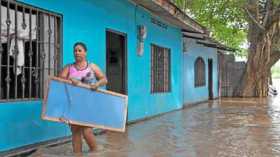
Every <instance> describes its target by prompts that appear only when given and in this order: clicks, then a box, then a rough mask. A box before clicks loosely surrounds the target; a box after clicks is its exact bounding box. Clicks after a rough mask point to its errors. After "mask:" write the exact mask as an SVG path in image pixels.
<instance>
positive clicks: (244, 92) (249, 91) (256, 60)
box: [235, 42, 270, 97]
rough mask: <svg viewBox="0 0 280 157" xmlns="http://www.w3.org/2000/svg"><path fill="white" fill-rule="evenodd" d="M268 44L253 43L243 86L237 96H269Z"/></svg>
mask: <svg viewBox="0 0 280 157" xmlns="http://www.w3.org/2000/svg"><path fill="white" fill-rule="evenodd" d="M267 46H269V45H268V44H267V43H263V42H256V43H251V46H250V49H249V50H250V52H249V57H248V62H247V64H246V68H245V71H244V75H243V78H242V80H241V84H240V86H239V87H237V89H236V91H235V96H241V97H265V96H267V91H268V83H269V71H270V68H269V67H268V64H267V63H266V61H267V58H269V56H268V55H270V53H269V52H267V51H266V48H264V47H267Z"/></svg>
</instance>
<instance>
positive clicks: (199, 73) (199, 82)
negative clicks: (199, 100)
mask: <svg viewBox="0 0 280 157" xmlns="http://www.w3.org/2000/svg"><path fill="white" fill-rule="evenodd" d="M194 82H195V83H194V86H195V87H200V86H205V63H204V61H203V58H201V57H198V58H197V59H196V61H195V63H194Z"/></svg>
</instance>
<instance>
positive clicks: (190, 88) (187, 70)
mask: <svg viewBox="0 0 280 157" xmlns="http://www.w3.org/2000/svg"><path fill="white" fill-rule="evenodd" d="M185 41H186V43H187V52H185V53H184V61H183V62H184V63H183V64H184V69H183V71H184V72H183V82H184V83H183V85H184V91H183V93H184V94H183V95H184V104H190V103H195V102H200V101H204V100H208V98H209V96H208V59H213V94H214V98H215V97H218V58H217V49H215V48H209V47H205V46H203V45H201V44H197V43H196V41H195V40H193V39H190V38H188V39H185ZM197 57H202V58H203V60H204V63H205V72H206V75H205V77H206V78H205V79H206V85H205V86H201V87H194V62H195V60H196V59H197Z"/></svg>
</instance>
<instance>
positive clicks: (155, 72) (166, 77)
mask: <svg viewBox="0 0 280 157" xmlns="http://www.w3.org/2000/svg"><path fill="white" fill-rule="evenodd" d="M151 48H152V49H151V92H152V93H164V92H170V91H171V80H170V78H171V74H170V72H171V71H170V67H171V65H170V61H171V59H170V58H171V54H170V49H168V48H163V47H160V46H157V45H154V44H152V46H151Z"/></svg>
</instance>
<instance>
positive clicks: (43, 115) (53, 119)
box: [41, 77, 128, 132]
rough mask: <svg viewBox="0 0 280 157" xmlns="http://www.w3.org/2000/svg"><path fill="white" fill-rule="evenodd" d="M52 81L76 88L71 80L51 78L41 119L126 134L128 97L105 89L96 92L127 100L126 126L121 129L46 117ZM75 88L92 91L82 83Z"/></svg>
mask: <svg viewBox="0 0 280 157" xmlns="http://www.w3.org/2000/svg"><path fill="white" fill-rule="evenodd" d="M51 80H55V81H59V82H63V83H67V84H70V85H72V86H74V85H73V84H72V82H71V81H70V80H66V79H62V78H59V77H51V78H49V80H48V85H47V93H46V94H45V97H44V100H43V107H42V114H41V118H42V119H43V120H49V121H54V122H64V123H67V124H75V125H82V126H89V127H94V128H101V129H106V130H111V131H118V132H125V125H126V120H127V103H128V96H127V95H123V94H120V93H116V92H113V91H108V90H103V89H97V90H96V92H100V93H105V94H110V95H114V96H119V97H122V98H124V99H125V110H124V112H125V113H124V116H125V119H124V124H123V126H124V127H123V128H121V129H116V128H111V127H106V126H103V125H93V124H89V123H83V122H78V121H74V120H69V119H66V120H65V121H62V120H61V119H59V118H53V117H48V116H46V109H47V100H48V92H49V84H50V81H51ZM75 86H78V87H82V88H87V89H90V85H88V84H83V83H80V84H78V85H75Z"/></svg>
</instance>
